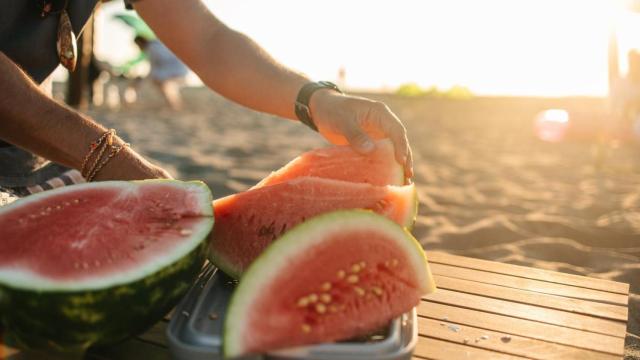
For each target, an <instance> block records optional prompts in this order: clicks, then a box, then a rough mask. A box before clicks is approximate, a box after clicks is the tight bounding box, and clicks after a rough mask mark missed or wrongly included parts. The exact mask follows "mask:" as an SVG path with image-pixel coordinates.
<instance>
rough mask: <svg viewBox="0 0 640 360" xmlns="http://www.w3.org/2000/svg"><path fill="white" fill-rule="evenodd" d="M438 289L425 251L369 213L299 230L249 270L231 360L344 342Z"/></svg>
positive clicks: (230, 327) (229, 322)
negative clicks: (325, 343) (273, 351)
mask: <svg viewBox="0 0 640 360" xmlns="http://www.w3.org/2000/svg"><path fill="white" fill-rule="evenodd" d="M434 289H435V285H434V282H433V279H432V276H431V273H430V271H429V267H428V264H427V260H426V257H425V254H424V252H423V250H422V247H421V246H420V244H419V243H418V242H417V241H416V240H415V239H414V238H413V237H412V236H411V234H410V233H409V232H407V231H406V230H405V229H403V228H401V227H400V226H398V225H397V224H396V223H394V222H392V221H390V220H388V219H386V218H384V217H382V216H380V215H377V214H375V213H373V212H371V211H363V210H349V211H336V212H332V213H328V214H324V215H320V216H317V217H315V218H313V219H311V220H308V221H307V222H305V223H303V224H300V225H298V226H296V227H295V228H293V229H292V230H290V231H289V232H287V233H286V234H285V235H284V236H283V237H281V238H280V239H279V240H277V241H276V242H274V243H273V244H272V245H271V246H270V247H269V248H268V249H267V250H266V251H265V252H264V253H263V254H262V255H260V256H259V257H258V259H257V260H256V261H255V262H254V263H253V264H252V265H251V266H250V267H249V268H248V270H247V271H246V273H245V274H244V275H243V277H242V279H241V280H240V284H239V286H238V288H237V289H236V291H235V293H234V294H233V297H232V299H231V302H230V306H229V310H228V313H227V317H226V320H225V333H224V352H225V355H226V356H231V357H232V356H238V355H243V354H248V353H262V352H266V351H272V350H277V349H282V348H287V347H293V346H299V345H306V344H315V343H323V342H331V341H337V340H345V339H348V338H351V337H354V336H359V335H363V334H366V333H368V332H370V331H373V330H376V329H377V328H379V327H381V326H383V325H385V324H387V323H388V321H389V320H390V319H392V318H394V317H397V316H399V315H400V314H402V313H404V312H407V311H408V310H410V309H411V308H413V307H414V306H416V305H417V304H418V303H419V302H420V298H421V296H422V295H424V294H427V293H429V292H432V291H433V290H434Z"/></svg>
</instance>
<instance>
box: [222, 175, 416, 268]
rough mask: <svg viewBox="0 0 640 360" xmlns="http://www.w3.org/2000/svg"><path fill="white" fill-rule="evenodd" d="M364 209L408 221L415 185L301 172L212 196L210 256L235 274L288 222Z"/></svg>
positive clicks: (413, 213)
mask: <svg viewBox="0 0 640 360" xmlns="http://www.w3.org/2000/svg"><path fill="white" fill-rule="evenodd" d="M356 208H359V209H369V210H373V211H375V212H377V213H379V214H381V215H384V216H386V217H388V218H390V219H392V220H393V221H395V222H396V223H398V224H400V225H402V226H405V227H410V226H411V225H412V224H413V221H414V219H415V216H416V212H417V201H416V189H415V186H414V185H413V184H412V185H405V186H373V185H370V184H364V183H351V182H346V181H339V180H330V179H321V178H317V177H301V178H297V179H293V180H289V181H286V182H283V183H278V184H275V185H270V186H265V187H260V188H256V189H253V190H249V191H245V192H241V193H238V194H234V195H230V196H227V197H224V198H222V199H218V200H216V201H215V202H214V209H215V218H216V226H215V228H214V230H213V236H212V239H211V244H210V248H211V252H210V259H211V261H212V262H213V263H214V264H215V265H216V266H218V267H219V268H220V269H222V270H223V271H224V272H225V273H227V274H229V275H230V276H233V277H235V278H238V277H240V275H241V274H242V272H243V271H244V270H245V269H246V268H247V267H248V266H249V264H251V262H253V260H254V259H255V258H256V257H258V255H260V254H261V253H262V251H264V249H266V247H267V246H268V245H269V244H271V243H272V242H273V241H274V240H275V239H277V238H278V237H280V236H281V235H282V234H284V233H285V232H286V231H287V230H289V229H291V228H292V227H293V226H295V225H297V224H299V223H301V222H303V221H305V220H306V219H309V218H311V217H313V216H316V215H319V214H322V213H326V212H331V211H334V210H339V209H356Z"/></svg>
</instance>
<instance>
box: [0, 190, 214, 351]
mask: <svg viewBox="0 0 640 360" xmlns="http://www.w3.org/2000/svg"><path fill="white" fill-rule="evenodd" d="M153 182H168V183H169V184H171V185H175V186H177V187H179V188H182V189H184V187H185V186H186V187H193V191H198V192H202V195H206V196H198V198H199V199H200V200H201V202H202V204H201V205H202V211H203V215H204V216H203V220H202V222H203V223H204V224H205V225H206V226H204V227H203V229H201V231H194V233H193V234H192V235H191V238H193V239H195V240H194V241H193V242H190V243H193V244H194V245H193V246H191V248H190V249H189V250H188V251H187V252H186V253H180V252H172V256H173V260H172V261H171V262H169V263H167V264H165V263H155V265H156V269H155V270H153V271H144V272H143V273H140V274H138V276H136V277H131V278H128V279H120V280H122V281H118V282H114V283H111V284H99V286H93V287H92V286H88V287H86V288H81V289H80V288H76V287H74V286H67V285H65V284H61V285H60V286H56V287H51V286H49V287H45V288H39V287H35V288H30V287H29V284H14V283H13V282H12V283H9V282H7V281H6V279H0V321H1V325H2V326H1V327H3V328H4V329H5V330H6V333H5V335H6V338H7V341H8V342H9V343H10V344H12V345H14V346H17V347H20V348H24V349H34V350H46V351H54V352H62V353H64V352H71V353H81V352H83V351H85V350H86V349H87V348H88V347H89V346H92V345H104V344H111V343H114V342H117V341H120V340H123V339H125V338H127V337H129V336H132V335H135V334H137V333H141V332H142V331H144V330H145V329H147V328H149V327H150V326H152V325H153V324H154V323H156V322H157V321H158V320H160V319H161V318H162V317H163V316H164V315H165V314H166V313H167V312H168V311H169V310H171V309H172V308H173V307H175V305H176V304H177V303H178V301H180V299H181V298H182V297H183V296H184V294H185V293H186V292H187V290H188V289H189V287H190V286H191V284H192V283H193V280H194V279H195V277H196V276H197V274H198V273H199V271H200V269H201V267H202V264H203V263H204V261H205V259H206V256H207V253H208V241H207V240H208V237H207V235H208V234H209V232H210V231H211V229H212V227H213V221H214V220H213V207H212V205H211V192H210V190H209V188H208V187H207V186H206V185H205V184H204V183H202V182H199V181H194V182H188V183H185V182H179V181H175V180H144V181H136V182H129V184H135V185H144V184H145V183H146V184H148V183H153ZM124 183H126V182H102V183H90V184H81V185H74V186H73V187H69V188H70V189H65V188H61V189H58V190H55V191H73V188H74V187H75V188H76V189H77V187H81V186H82V187H97V188H99V187H100V186H105V185H106V186H113V185H116V186H123V185H124ZM50 193H51V192H49V193H44V194H36V195H32V196H33V197H34V198H30V197H29V198H26V199H23V200H21V201H23V202H22V203H24V202H26V201H29V202H31V201H35V200H38V199H39V198H42V197H44V196H46V195H48V194H50ZM9 206H11V205H9ZM13 206H16V205H13ZM1 211H6V210H5V209H0V214H1ZM16 285H17V286H16Z"/></svg>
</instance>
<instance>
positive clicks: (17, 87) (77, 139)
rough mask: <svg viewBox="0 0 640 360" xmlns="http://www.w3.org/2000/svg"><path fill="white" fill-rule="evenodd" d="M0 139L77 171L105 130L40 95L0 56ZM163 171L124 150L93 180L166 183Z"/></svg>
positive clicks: (17, 70)
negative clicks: (149, 180)
mask: <svg viewBox="0 0 640 360" xmlns="http://www.w3.org/2000/svg"><path fill="white" fill-rule="evenodd" d="M0 94H2V96H1V97H0V139H2V140H4V141H7V142H9V143H11V144H14V145H16V146H18V147H21V148H23V149H26V150H28V151H31V152H33V153H35V154H38V155H40V156H42V157H45V158H47V159H49V160H52V161H55V162H57V163H60V164H63V165H66V166H68V167H71V168H75V169H80V168H81V167H82V162H83V160H84V157H85V156H86V153H87V151H88V149H89V145H90V144H91V142H92V141H95V140H96V139H98V138H99V137H100V136H101V135H102V134H104V132H105V131H106V129H105V128H104V127H103V126H101V125H99V124H97V123H95V122H94V121H92V120H91V119H89V118H88V117H85V116H83V115H82V114H80V113H78V112H77V111H75V110H72V109H70V108H68V107H66V106H64V105H61V104H59V103H57V102H56V101H54V100H52V99H50V98H49V97H48V96H47V95H46V94H44V93H43V92H42V91H41V90H40V89H39V88H38V87H37V86H36V85H35V84H34V83H33V81H32V80H31V79H30V78H29V77H28V76H27V75H26V74H25V73H24V72H23V71H22V70H21V69H20V68H19V67H18V66H16V64H14V63H13V62H12V61H11V60H10V59H9V58H7V57H6V56H5V55H4V54H3V53H1V52H0ZM165 175H166V174H163V173H162V171H160V170H159V169H157V168H156V167H155V166H153V165H152V164H150V163H149V162H147V161H146V160H144V159H143V158H142V157H140V156H139V155H138V154H136V153H135V152H134V151H133V150H131V149H129V148H125V149H124V150H123V151H122V152H120V153H119V154H118V155H117V156H116V157H114V158H113V159H112V160H111V161H110V162H109V163H108V164H107V166H105V167H104V168H103V170H101V173H100V174H99V176H97V177H96V179H99V180H104V179H123V180H129V179H144V178H155V177H165Z"/></svg>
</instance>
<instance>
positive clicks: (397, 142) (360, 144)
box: [309, 89, 413, 179]
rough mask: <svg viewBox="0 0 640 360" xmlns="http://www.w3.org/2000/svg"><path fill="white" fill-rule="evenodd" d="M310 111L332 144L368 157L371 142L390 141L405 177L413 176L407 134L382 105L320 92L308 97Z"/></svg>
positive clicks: (371, 147) (329, 91)
mask: <svg viewBox="0 0 640 360" xmlns="http://www.w3.org/2000/svg"><path fill="white" fill-rule="evenodd" d="M309 109H310V112H311V117H312V119H313V121H314V122H315V124H316V126H317V127H318V131H319V132H320V134H321V135H322V136H324V137H325V138H326V139H327V140H329V141H330V142H331V143H333V144H337V145H344V144H350V145H351V146H352V147H353V149H354V150H356V151H357V152H359V153H361V154H367V153H369V152H371V151H373V149H374V147H375V144H374V143H373V141H372V139H382V138H389V139H391V141H392V142H393V146H394V149H395V156H396V160H397V161H398V162H399V163H400V164H402V165H403V166H404V173H405V177H406V178H407V179H410V178H411V177H412V176H413V168H412V167H413V164H412V161H413V160H412V156H411V147H410V146H409V140H408V139H407V132H406V130H405V128H404V126H403V125H402V122H401V121H400V120H399V119H398V117H397V116H396V115H395V114H394V113H393V112H391V110H390V109H389V108H388V107H387V106H386V105H385V104H384V103H381V102H378V101H373V100H370V99H366V98H362V97H356V96H350V95H344V94H340V93H338V92H336V91H333V90H329V89H322V90H318V91H316V92H315V93H314V94H313V96H312V97H311V101H310V103H309Z"/></svg>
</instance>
